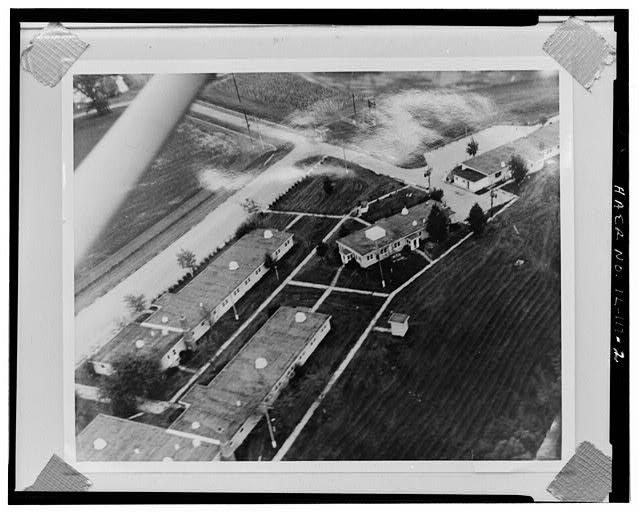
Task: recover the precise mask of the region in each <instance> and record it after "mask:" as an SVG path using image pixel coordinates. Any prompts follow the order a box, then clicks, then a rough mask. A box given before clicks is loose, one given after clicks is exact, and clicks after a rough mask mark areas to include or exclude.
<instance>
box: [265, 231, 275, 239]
mask: <svg viewBox="0 0 640 514" xmlns="http://www.w3.org/2000/svg"><path fill="white" fill-rule="evenodd" d="M272 237H273V232H271V230H268V229H267V230H265V231H264V238H265V239H271V238H272Z"/></svg>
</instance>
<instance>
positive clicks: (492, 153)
mask: <svg viewBox="0 0 640 514" xmlns="http://www.w3.org/2000/svg"><path fill="white" fill-rule="evenodd" d="M559 142H560V132H559V128H558V123H550V124H547V125H545V126H543V127H541V128H539V129H538V130H536V131H534V132H532V133H531V134H529V135H528V136H524V137H521V138H519V139H516V140H515V141H512V142H511V143H507V144H506V145H502V146H499V147H497V148H494V149H493V150H489V151H487V152H484V153H482V154H480V155H476V156H475V157H472V158H471V159H467V160H466V161H464V162H463V163H462V165H463V166H467V167H468V168H473V169H474V170H476V171H478V172H480V173H483V174H485V175H491V174H493V173H496V172H497V171H500V170H501V169H503V168H504V167H505V166H506V165H508V163H509V159H511V156H512V155H521V156H522V157H523V158H524V159H525V160H528V161H530V162H531V161H537V160H539V159H541V158H542V157H543V150H545V149H548V148H551V147H553V146H555V145H558V144H559ZM503 163H504V164H505V166H503V165H502V164H503ZM454 174H455V175H458V176H461V175H460V172H459V171H455V172H454ZM465 178H466V177H465ZM469 180H471V179H469ZM474 182H475V180H474Z"/></svg>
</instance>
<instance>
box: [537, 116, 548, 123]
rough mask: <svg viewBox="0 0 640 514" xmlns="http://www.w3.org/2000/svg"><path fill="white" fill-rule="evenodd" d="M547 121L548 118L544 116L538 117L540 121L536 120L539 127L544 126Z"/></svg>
mask: <svg viewBox="0 0 640 514" xmlns="http://www.w3.org/2000/svg"><path fill="white" fill-rule="evenodd" d="M547 121H549V118H547V117H546V116H545V115H544V114H543V115H542V116H540V119H539V120H538V123H540V125H546V124H547Z"/></svg>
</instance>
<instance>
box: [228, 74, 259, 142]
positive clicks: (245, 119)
mask: <svg viewBox="0 0 640 514" xmlns="http://www.w3.org/2000/svg"><path fill="white" fill-rule="evenodd" d="M231 78H232V79H233V85H234V86H235V88H236V95H237V96H238V103H239V104H240V106H242V98H240V90H239V89H238V83H237V82H236V75H235V73H232V74H231ZM242 114H244V121H245V123H246V124H247V132H248V133H249V139H250V140H251V142H252V143H253V137H251V126H250V125H249V118H247V111H245V110H244V108H243V109H242ZM263 148H264V145H263Z"/></svg>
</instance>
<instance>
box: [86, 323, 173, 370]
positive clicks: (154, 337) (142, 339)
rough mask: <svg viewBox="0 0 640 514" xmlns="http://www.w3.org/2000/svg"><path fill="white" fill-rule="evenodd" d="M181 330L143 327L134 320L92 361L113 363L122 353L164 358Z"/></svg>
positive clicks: (98, 352) (101, 349) (96, 354)
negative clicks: (173, 330) (163, 330)
mask: <svg viewBox="0 0 640 514" xmlns="http://www.w3.org/2000/svg"><path fill="white" fill-rule="evenodd" d="M181 337H182V334H181V333H179V332H167V333H166V335H164V334H163V333H162V330H159V329H157V328H147V327H143V326H142V325H140V324H139V323H136V322H133V323H129V324H128V325H126V326H125V327H124V328H123V329H122V330H120V332H118V333H117V334H116V335H115V336H114V337H113V338H111V339H110V340H109V342H108V343H107V344H105V345H104V346H103V347H102V348H100V350H98V351H97V352H96V353H95V354H94V355H93V356H92V357H91V358H90V360H91V361H97V362H105V363H111V362H113V361H114V360H116V359H117V358H118V357H120V356H121V355H126V354H132V355H141V356H145V357H154V358H155V357H157V358H162V357H163V356H164V355H165V354H166V353H167V352H168V351H169V350H170V349H171V348H173V346H174V345H175V344H176V343H177V342H178V341H179V340H180V338H181Z"/></svg>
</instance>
